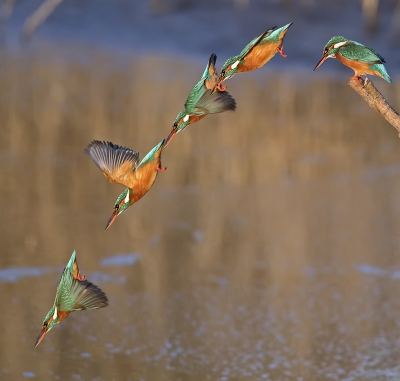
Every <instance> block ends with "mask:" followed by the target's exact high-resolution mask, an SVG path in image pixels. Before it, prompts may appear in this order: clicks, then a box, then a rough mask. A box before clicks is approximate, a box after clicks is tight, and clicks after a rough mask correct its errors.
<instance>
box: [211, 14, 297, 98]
mask: <svg viewBox="0 0 400 381" xmlns="http://www.w3.org/2000/svg"><path fill="white" fill-rule="evenodd" d="M292 24H293V23H292V22H291V23H290V24H287V25H285V26H283V27H282V28H279V29H276V26H274V27H273V28H271V29H268V30H267V31H266V32H265V33H263V34H261V35H260V36H258V37H256V38H255V39H254V40H252V41H250V43H249V44H247V45H246V47H245V48H244V49H243V50H242V51H241V52H240V54H239V55H238V56H234V57H231V58H229V59H228V60H227V61H226V62H225V63H224V65H223V66H222V68H221V72H220V74H219V81H218V84H217V86H216V88H217V89H218V90H220V91H225V90H226V86H222V82H223V81H225V80H227V79H228V78H231V77H232V76H234V75H235V74H237V73H242V72H245V71H252V70H256V69H259V68H260V67H262V66H264V65H265V64H266V63H267V62H268V61H269V60H270V59H271V58H272V57H273V56H274V55H275V54H276V53H277V52H279V54H280V55H281V56H282V57H285V58H286V57H287V55H286V54H283V39H284V38H285V35H286V33H287V31H288V29H289V28H290V26H291V25H292Z"/></svg>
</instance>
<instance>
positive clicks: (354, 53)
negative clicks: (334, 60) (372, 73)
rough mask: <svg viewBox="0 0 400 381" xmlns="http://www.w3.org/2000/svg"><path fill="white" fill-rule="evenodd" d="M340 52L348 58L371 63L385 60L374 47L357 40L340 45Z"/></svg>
mask: <svg viewBox="0 0 400 381" xmlns="http://www.w3.org/2000/svg"><path fill="white" fill-rule="evenodd" d="M339 53H340V54H341V55H342V56H343V57H344V58H347V59H348V60H356V61H360V62H366V63H369V64H374V63H375V64H379V63H383V62H385V60H384V58H383V57H382V56H381V55H380V54H378V53H377V52H375V51H374V50H373V49H371V48H370V47H368V46H365V45H362V44H359V43H358V42H355V41H349V43H347V44H346V45H343V46H342V47H340V48H339Z"/></svg>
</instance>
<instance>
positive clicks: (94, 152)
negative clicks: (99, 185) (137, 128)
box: [85, 140, 167, 230]
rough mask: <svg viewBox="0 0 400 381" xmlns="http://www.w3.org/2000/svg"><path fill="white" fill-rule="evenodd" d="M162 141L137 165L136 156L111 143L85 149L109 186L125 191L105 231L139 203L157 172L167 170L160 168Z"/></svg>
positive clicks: (130, 151)
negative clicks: (117, 186)
mask: <svg viewBox="0 0 400 381" xmlns="http://www.w3.org/2000/svg"><path fill="white" fill-rule="evenodd" d="M164 146H165V140H162V141H161V142H160V143H158V144H157V145H156V146H155V147H154V148H153V149H152V150H151V151H150V152H149V153H148V154H147V155H146V156H145V157H144V158H143V159H142V161H141V162H140V163H139V152H135V151H133V150H132V149H130V148H128V147H122V146H119V145H117V144H113V143H111V142H102V141H98V140H93V141H92V142H91V143H90V144H89V145H88V146H87V148H86V149H85V154H87V155H89V156H90V157H91V158H92V160H93V161H94V162H95V163H96V165H97V166H98V167H99V168H100V169H101V170H102V171H103V173H104V175H105V176H106V177H107V179H108V180H109V181H110V182H111V183H118V184H122V185H125V186H126V187H127V188H126V189H125V190H124V191H123V192H122V193H121V194H120V195H119V196H118V198H117V201H116V202H115V206H114V210H113V213H112V215H111V217H110V219H109V220H108V223H107V226H106V230H107V229H108V228H109V227H110V226H111V225H112V224H113V222H114V221H115V219H116V218H117V217H118V216H119V215H121V214H122V213H124V212H125V210H127V209H128V208H129V207H130V206H131V205H133V204H134V203H135V202H136V201H139V200H140V199H141V198H142V197H143V196H144V195H145V194H146V193H147V192H148V191H149V190H150V188H151V187H152V185H153V183H154V181H155V180H156V177H157V174H158V172H163V171H165V170H166V169H167V168H163V167H162V166H161V151H162V150H163V148H164Z"/></svg>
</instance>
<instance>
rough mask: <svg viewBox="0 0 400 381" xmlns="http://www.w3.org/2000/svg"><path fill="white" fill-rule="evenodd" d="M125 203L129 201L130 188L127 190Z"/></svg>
mask: <svg viewBox="0 0 400 381" xmlns="http://www.w3.org/2000/svg"><path fill="white" fill-rule="evenodd" d="M124 201H125V204H126V203H127V202H129V190H128V191H127V192H126V197H125V200H124Z"/></svg>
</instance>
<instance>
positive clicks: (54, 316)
mask: <svg viewBox="0 0 400 381" xmlns="http://www.w3.org/2000/svg"><path fill="white" fill-rule="evenodd" d="M56 318H57V307H56V309H55V310H54V315H53V320H56Z"/></svg>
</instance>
